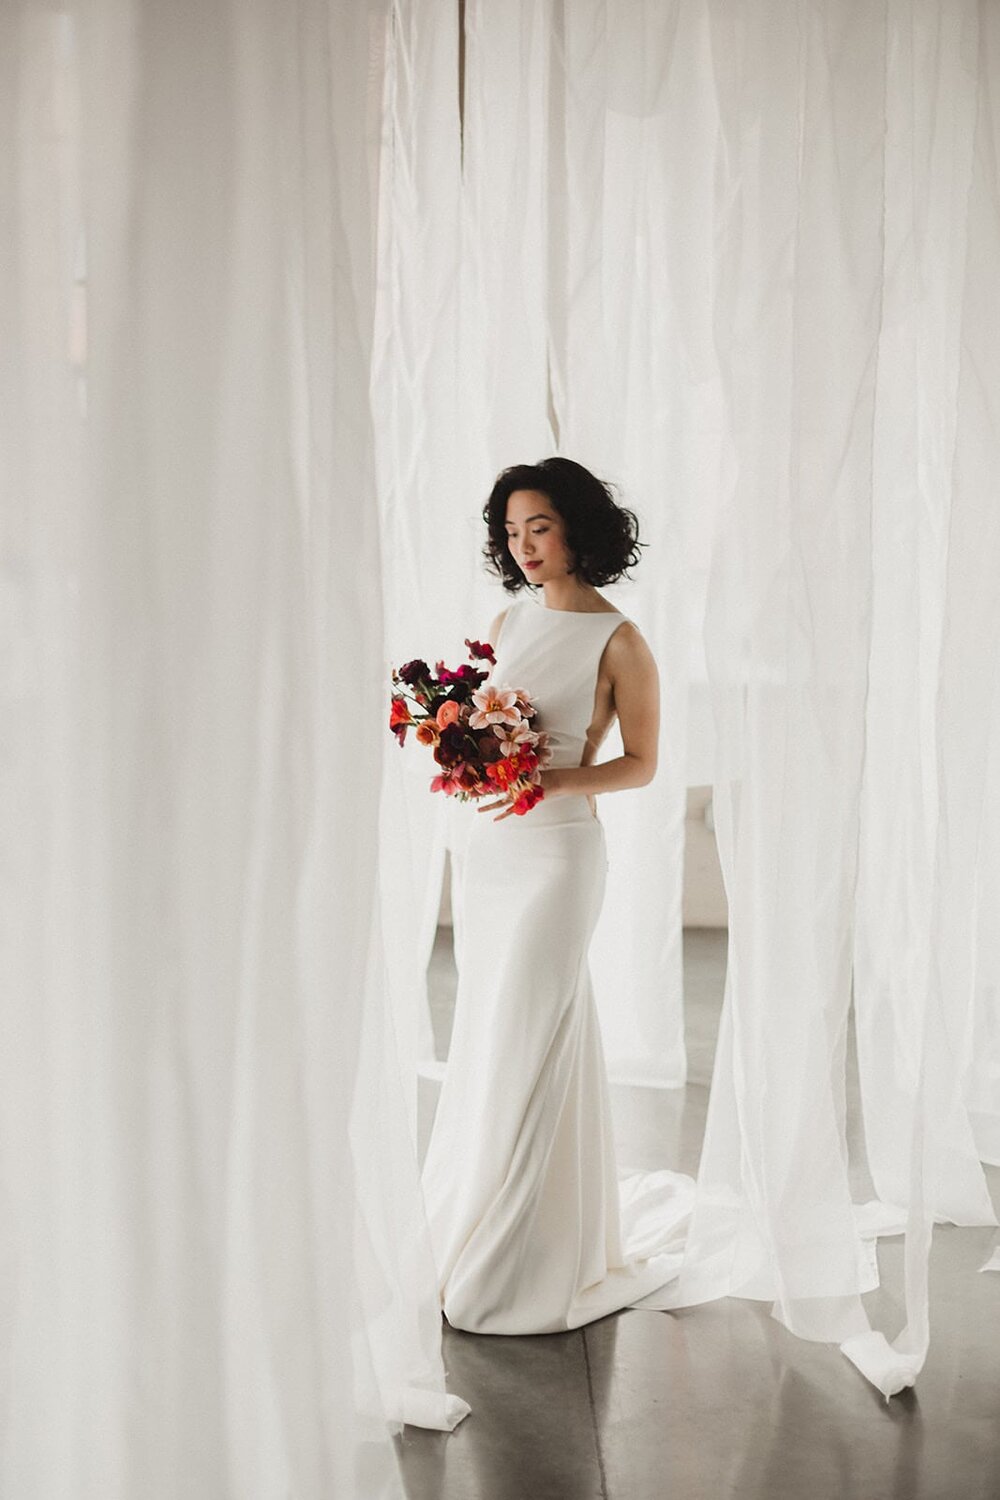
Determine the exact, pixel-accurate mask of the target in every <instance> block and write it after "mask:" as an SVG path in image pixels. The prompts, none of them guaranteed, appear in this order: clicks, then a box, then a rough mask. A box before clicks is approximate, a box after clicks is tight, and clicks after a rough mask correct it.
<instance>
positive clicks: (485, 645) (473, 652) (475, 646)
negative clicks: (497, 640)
mask: <svg viewBox="0 0 1000 1500" xmlns="http://www.w3.org/2000/svg"><path fill="white" fill-rule="evenodd" d="M465 644H466V645H467V646H468V648H469V655H470V656H471V657H472V659H473V660H474V661H488V662H492V663H493V665H494V666H496V661H497V659H496V657H495V656H494V655H493V647H492V646H491V645H490V643H489V641H470V640H469V637H468V636H466V637H465Z"/></svg>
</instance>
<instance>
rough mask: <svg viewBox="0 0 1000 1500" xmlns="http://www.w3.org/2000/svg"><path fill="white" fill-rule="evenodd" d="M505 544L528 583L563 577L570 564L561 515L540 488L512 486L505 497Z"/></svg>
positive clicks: (538, 582)
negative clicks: (506, 498)
mask: <svg viewBox="0 0 1000 1500" xmlns="http://www.w3.org/2000/svg"><path fill="white" fill-rule="evenodd" d="M507 545H508V547H509V548H510V555H511V557H512V558H513V559H514V561H515V562H516V563H517V566H518V567H519V568H520V569H521V572H522V573H523V574H524V576H525V578H526V579H527V580H528V582H529V583H536V584H542V583H545V582H547V581H548V580H549V579H552V578H564V577H565V576H566V574H567V573H568V572H569V571H570V568H571V567H572V564H573V558H572V555H571V554H570V552H569V550H568V548H567V546H566V526H565V523H564V521H563V518H562V516H561V515H560V514H559V512H558V511H557V510H556V508H555V506H554V505H553V504H552V501H551V500H550V499H549V497H548V495H543V494H542V493H541V491H540V490H514V491H513V493H512V494H511V495H510V496H509V497H508V500H507Z"/></svg>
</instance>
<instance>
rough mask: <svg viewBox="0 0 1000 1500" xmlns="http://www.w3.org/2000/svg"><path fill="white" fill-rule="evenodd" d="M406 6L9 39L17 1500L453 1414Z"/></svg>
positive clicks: (376, 1468)
mask: <svg viewBox="0 0 1000 1500" xmlns="http://www.w3.org/2000/svg"><path fill="white" fill-rule="evenodd" d="M386 26H387V8H386V7H385V6H383V5H382V4H380V3H378V0H372V3H371V4H366V5H357V4H353V3H350V4H348V3H342V4H335V5H328V4H326V3H319V0H301V3H296V4H287V3H280V4H276V3H271V0H251V3H249V4H246V3H241V4H239V5H231V6H230V5H226V4H213V5H209V6H205V5H193V4H186V3H180V4H169V5H161V4H159V3H145V0H94V3H90V4H88V5H86V6H82V7H80V8H79V9H76V8H75V7H74V8H70V9H65V10H59V9H57V8H55V7H53V6H51V5H46V4H40V3H39V4H33V3H28V0H26V3H23V4H20V5H17V4H15V5H8V6H6V7H4V10H3V15H2V21H0V27H2V31H0V69H2V87H0V111H2V130H3V142H4V146H3V151H2V153H0V173H2V182H0V205H2V209H0V211H2V215H3V228H4V236H3V238H4V245H5V247H6V253H5V254H4V256H3V257H2V267H0V305H2V321H3V327H4V338H3V340H2V346H0V360H2V382H3V387H2V395H3V399H2V402H0V412H2V416H0V420H2V422H3V437H2V445H0V446H2V449H3V453H4V462H3V469H2V482H3V533H2V557H0V568H2V582H3V587H2V600H3V618H4V626H5V629H4V642H3V649H2V650H0V663H2V673H3V677H2V681H3V714H2V719H3V725H4V729H3V739H2V743H3V748H2V752H0V776H2V785H3V824H2V840H0V843H2V848H3V855H2V868H0V880H2V885H3V890H2V895H3V945H4V976H5V977H4V1000H3V1004H2V1008H0V1020H2V1042H3V1045H2V1048H0V1068H2V1074H3V1076H2V1082H0V1111H2V1132H0V1135H2V1139H0V1204H2V1212H0V1340H2V1353H0V1428H2V1431H3V1443H2V1458H0V1464H2V1479H0V1488H2V1490H3V1493H4V1494H5V1495H11V1496H13V1495H17V1496H18V1497H19V1500H34V1497H38V1500H42V1497H44V1500H59V1497H66V1500H70V1497H72V1500H90V1497H95V1500H96V1497H98V1496H99V1497H101V1500H113V1497H121V1500H133V1497H134V1496H136V1495H138V1494H142V1495H144V1496H149V1497H156V1496H162V1497H164V1500H167V1497H170V1500H173V1497H175V1496H176V1495H177V1494H178V1491H179V1488H180V1489H183V1491H184V1493H185V1494H190V1495H192V1496H194V1495H198V1496H205V1497H206V1500H207V1497H211V1500H219V1497H223V1496H230V1495H231V1496H234V1497H236V1496H239V1497H240V1500H246V1497H252V1496H260V1497H261V1500H263V1497H265V1496H266V1497H269V1500H270V1497H273V1496H274V1495H277V1494H282V1495H288V1496H295V1497H313V1496H314V1497H316V1500H319V1497H320V1496H323V1497H327V1496H329V1495H331V1494H337V1495H360V1494H364V1495H366V1496H367V1495H370V1496H382V1495H384V1496H401V1494H402V1486H401V1483H400V1481H399V1478H398V1474H397V1468H396V1463H395V1456H394V1453H393V1450H392V1445H391V1429H392V1428H395V1429H396V1430H398V1428H399V1426H400V1423H401V1420H402V1419H403V1418H404V1417H406V1418H408V1419H410V1420H413V1421H417V1422H422V1423H424V1424H425V1425H430V1426H439V1427H450V1426H453V1425H454V1423H455V1422H456V1421H457V1420H458V1419H459V1418H460V1417H461V1415H462V1414H463V1412H464V1411H465V1410H467V1408H466V1407H465V1406H464V1403H462V1402H461V1401H460V1400H458V1399H457V1398H455V1397H448V1396H446V1394H445V1388H444V1372H443V1369H442V1365H441V1352H440V1332H441V1323H440V1312H439V1308H438V1305H437V1297H436V1282H435V1278H434V1274H433V1270H432V1267H431V1263H430V1257H429V1252H428V1249H427V1242H426V1237H425V1234H426V1232H425V1228H424V1224H423V1215H422V1204H421V1200H420V1194H419V1182H418V1176H417V1166H416V1156H415V1150H414V1143H413V1138H412V1132H411V1129H410V1121H409V1119H408V1112H407V1107H406V1104H407V1100H406V1095H405V1093H404V1090H403V1086H402V1082H401V1077H400V1070H399V1064H398V1059H397V1057H396V1053H395V1040H394V1026H393V1018H392V1016H391V1014H390V1013H389V1011H388V1009H387V1005H386V994H387V990H386V986H385V984H384V982H383V978H384V977H383V973H382V949H383V935H382V934H381V932H380V928H379V912H378V898H377V869H376V833H377V827H378V816H379V796H380V777H381V771H380V768H381V756H382V748H383V741H384V740H385V739H386V738H387V735H386V730H385V722H384V720H385V716H384V711H383V707H384V692H385V659H384V655H383V628H382V618H381V593H382V589H381V567H380V545H379V534H378V524H377V520H378V518H377V512H376V507H375V467H374V452H373V443H372V429H371V421H370V411H369V404H368V381H369V371H370V365H371V354H372V331H373V317H374V279H375V236H374V223H375V204H376V202H377V162H378V151H379V136H380V129H381V91H382V81H383V65H384V56H385V48H386Z"/></svg>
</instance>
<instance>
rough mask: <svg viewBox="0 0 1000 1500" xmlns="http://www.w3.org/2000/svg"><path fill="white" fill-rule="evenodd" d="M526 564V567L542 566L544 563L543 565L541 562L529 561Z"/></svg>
mask: <svg viewBox="0 0 1000 1500" xmlns="http://www.w3.org/2000/svg"><path fill="white" fill-rule="evenodd" d="M524 566H525V567H526V568H540V567H541V566H542V565H541V563H540V562H529V563H525V565H524Z"/></svg>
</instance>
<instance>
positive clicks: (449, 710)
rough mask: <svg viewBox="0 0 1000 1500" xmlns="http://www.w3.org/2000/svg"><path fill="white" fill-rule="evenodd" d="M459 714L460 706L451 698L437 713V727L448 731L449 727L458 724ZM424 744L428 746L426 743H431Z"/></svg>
mask: <svg viewBox="0 0 1000 1500" xmlns="http://www.w3.org/2000/svg"><path fill="white" fill-rule="evenodd" d="M458 714H459V710H458V704H457V703H456V702H455V700H454V699H453V698H449V699H448V701H447V702H446V703H442V705H441V707H440V708H439V709H438V711H437V715H436V722H437V727H438V728H439V729H447V727H448V725H449V724H457V723H458ZM418 739H419V735H418ZM424 743H425V744H426V743H429V742H428V741H424Z"/></svg>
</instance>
